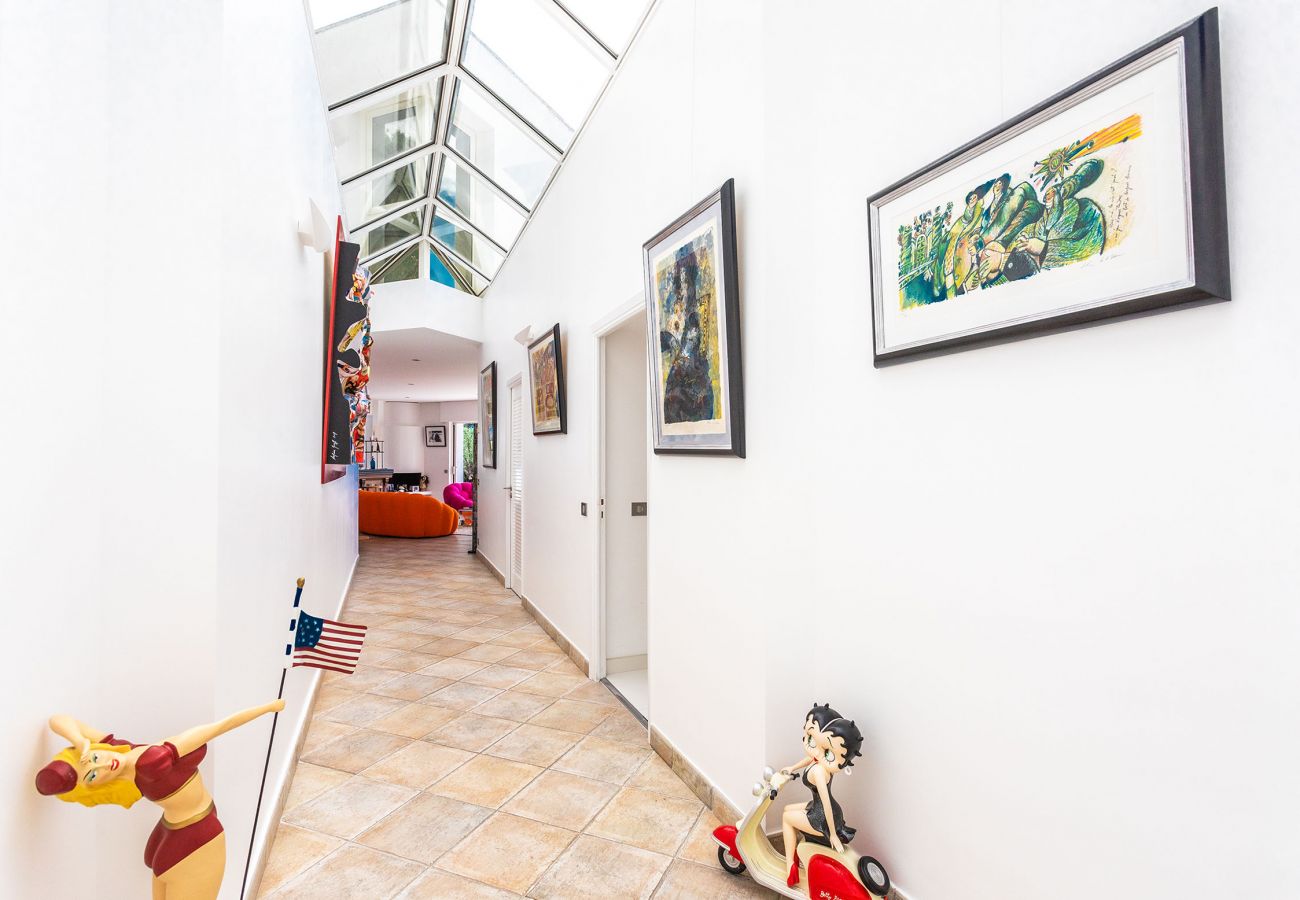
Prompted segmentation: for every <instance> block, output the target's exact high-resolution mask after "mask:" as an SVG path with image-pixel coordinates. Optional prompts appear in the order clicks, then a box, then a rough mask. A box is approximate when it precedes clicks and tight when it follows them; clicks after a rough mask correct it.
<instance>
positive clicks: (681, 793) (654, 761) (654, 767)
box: [627, 753, 697, 800]
mask: <svg viewBox="0 0 1300 900" xmlns="http://www.w3.org/2000/svg"><path fill="white" fill-rule="evenodd" d="M627 786H628V787H635V788H641V790H643V791H650V792H652V793H655V794H664V795H666V796H669V797H677V798H678V799H681V800H695V799H697V798H696V796H695V792H694V791H692V790H691V789H690V788H689V787H688V786H687V785H686V783H685V782H684V781H682V780H681V779H680V778H678V777H677V775H676V773H674V772H673V770H672V769H670V768H668V763H666V762H664V761H663V760H662V759H660V758H659V756H658V754H654V753H652V754H651V755H650V758H649V759H647V760H646V761H645V763H644V764H643V765H642V766H641V768H639V769H637V771H636V774H635V775H633V776H632V777H631V778H629V779H628V780H627Z"/></svg>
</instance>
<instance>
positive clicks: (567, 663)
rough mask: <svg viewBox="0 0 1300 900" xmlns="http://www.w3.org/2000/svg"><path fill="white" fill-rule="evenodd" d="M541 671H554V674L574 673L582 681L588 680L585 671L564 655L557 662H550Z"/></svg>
mask: <svg viewBox="0 0 1300 900" xmlns="http://www.w3.org/2000/svg"><path fill="white" fill-rule="evenodd" d="M543 671H546V672H554V673H555V674H556V675H576V676H577V677H579V678H581V679H582V680H583V681H589V680H590V679H588V678H587V673H586V672H584V671H582V670H581V669H579V668H578V667H577V666H576V665H574V662H573V660H571V659H569V658H568V657H565V658H564V659H562V660H560V661H559V662H554V663H551V664H550V665H549V666H547V667H546V668H545V669H544V670H543Z"/></svg>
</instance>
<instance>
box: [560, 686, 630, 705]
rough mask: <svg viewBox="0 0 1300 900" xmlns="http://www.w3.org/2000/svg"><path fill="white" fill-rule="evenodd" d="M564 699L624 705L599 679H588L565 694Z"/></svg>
mask: <svg viewBox="0 0 1300 900" xmlns="http://www.w3.org/2000/svg"><path fill="white" fill-rule="evenodd" d="M564 699H566V700H585V701H587V702H588V703H600V704H603V705H605V706H617V707H620V708H622V706H623V704H622V703H620V702H619V699H618V698H617V697H615V696H614V695H613V693H611V692H610V690H609V688H607V687H605V686H604V685H603V684H601V683H600V682H599V681H587V682H586V683H584V684H580V685H578V686H577V687H576V688H574V689H573V690H571V691H569V693H567V694H565V695H564Z"/></svg>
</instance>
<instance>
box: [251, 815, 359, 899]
mask: <svg viewBox="0 0 1300 900" xmlns="http://www.w3.org/2000/svg"><path fill="white" fill-rule="evenodd" d="M341 846H343V842H342V841H341V840H339V839H338V838H336V837H330V836H329V835H326V834H319V833H317V832H315V831H308V830H307V829H305V828H295V827H294V826H292V825H281V826H280V827H279V828H278V829H276V832H275V841H274V842H273V843H272V844H271V851H270V856H269V858H268V859H267V863H266V869H265V871H264V872H263V873H262V883H261V885H260V886H259V888H258V890H259V891H260V893H261V894H269V893H271V891H274V890H275V889H276V888H278V887H280V886H282V885H284V884H287V883H288V882H289V881H291V880H293V879H294V878H297V877H298V876H299V875H301V874H302V873H303V872H305V871H307V870H308V869H309V868H311V867H312V866H313V865H315V864H316V863H318V862H320V861H321V860H322V859H324V858H325V857H326V856H328V855H329V854H330V853H332V852H334V850H336V849H338V848H339V847H341Z"/></svg>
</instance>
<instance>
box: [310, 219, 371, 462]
mask: <svg viewBox="0 0 1300 900" xmlns="http://www.w3.org/2000/svg"><path fill="white" fill-rule="evenodd" d="M360 254H361V246H360V245H359V244H354V243H351V242H349V241H345V240H343V218H342V217H341V216H340V217H338V218H336V220H335V226H334V254H333V257H332V259H331V264H330V271H331V278H330V285H329V296H328V298H327V306H326V309H325V317H326V318H325V385H324V393H323V397H324V400H323V405H322V413H321V420H322V426H321V484H325V483H326V482H329V481H333V480H334V479H335V478H338V477H340V476H342V474H343V473H344V471H345V467H346V466H347V465H348V464H350V463H353V462H356V463H359V462H361V454H360V451H361V447H360V441H361V439H362V437H363V436H364V434H365V419H366V411H367V410H369V407H370V400H369V393H368V391H367V385H368V384H369V381H370V346H371V343H372V341H371V339H370V317H369V302H370V288H369V274H368V272H367V271H366V270H365V267H361V268H360V269H358V266H357V260H358V259H359V258H360Z"/></svg>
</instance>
